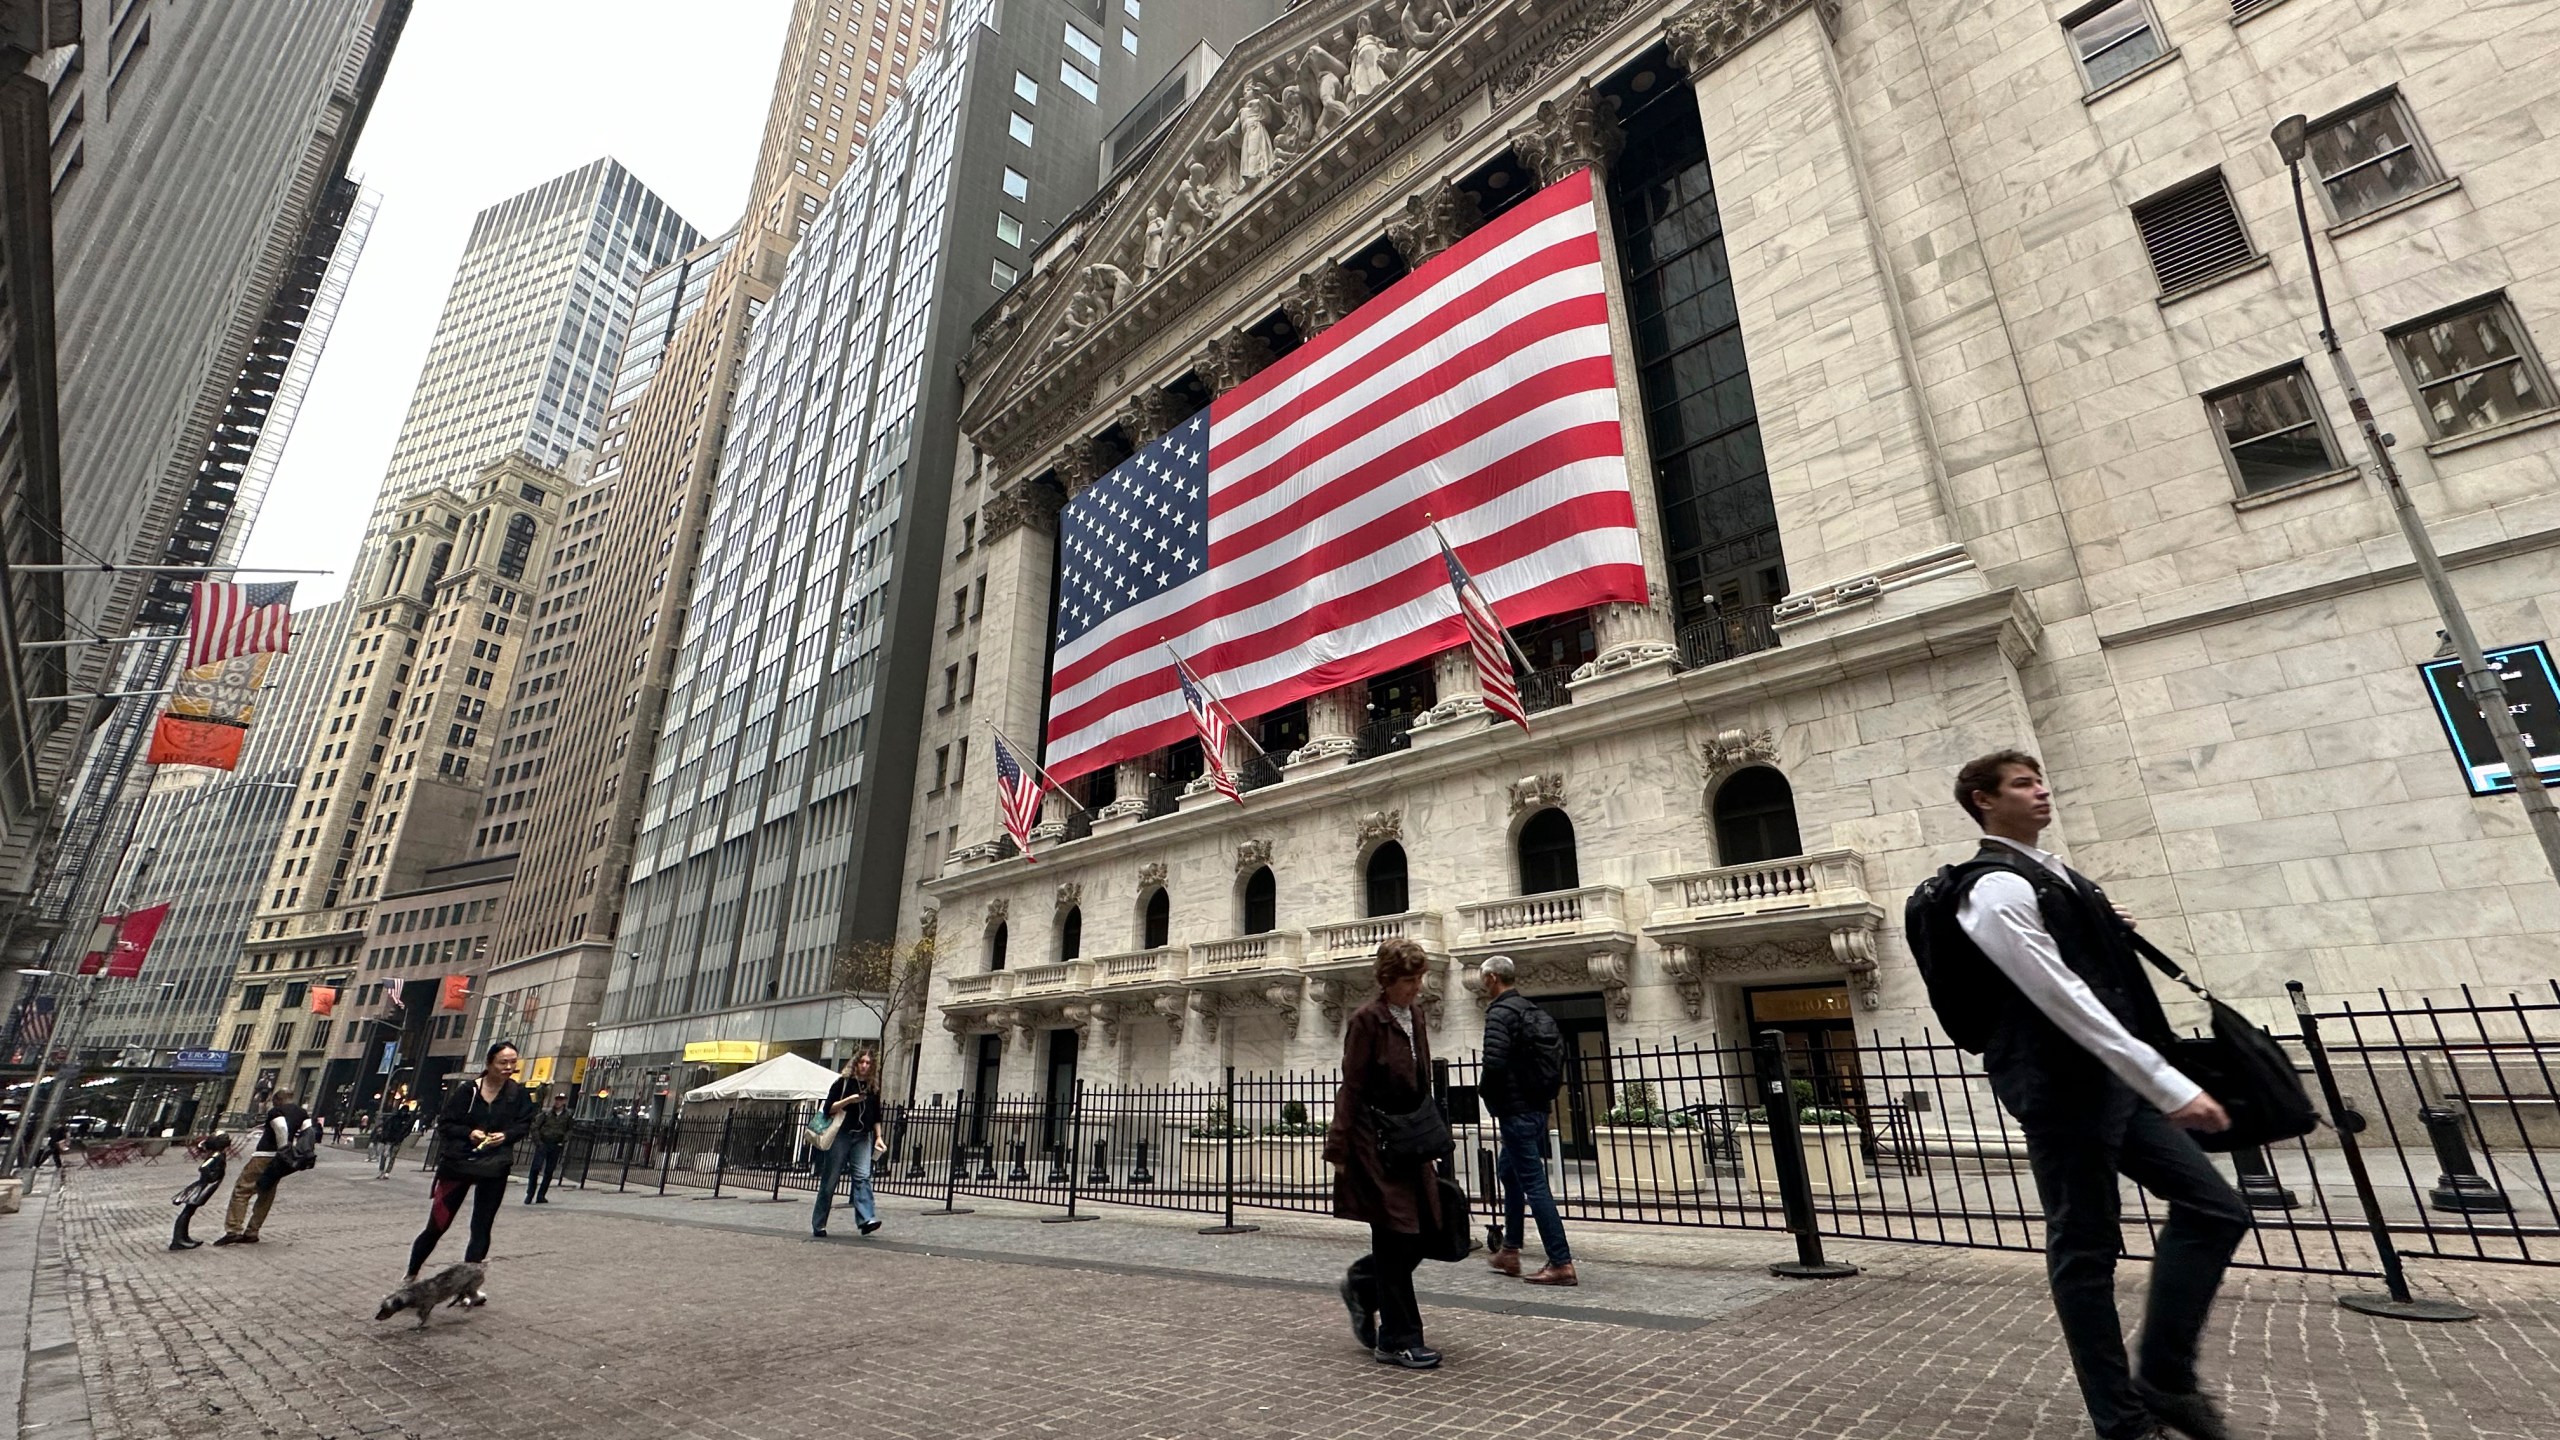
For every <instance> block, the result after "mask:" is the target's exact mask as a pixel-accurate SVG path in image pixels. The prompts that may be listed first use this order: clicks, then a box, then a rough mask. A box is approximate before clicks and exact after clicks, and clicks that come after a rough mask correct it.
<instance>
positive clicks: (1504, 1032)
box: [1476, 990, 1547, 1120]
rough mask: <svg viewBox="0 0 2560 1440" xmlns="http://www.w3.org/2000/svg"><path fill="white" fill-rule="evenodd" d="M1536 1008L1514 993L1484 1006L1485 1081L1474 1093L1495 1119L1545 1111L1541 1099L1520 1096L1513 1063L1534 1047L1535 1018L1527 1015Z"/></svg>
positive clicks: (1518, 1081) (1518, 993)
mask: <svg viewBox="0 0 2560 1440" xmlns="http://www.w3.org/2000/svg"><path fill="white" fill-rule="evenodd" d="M1537 1008H1538V1007H1537V1003H1536V1002H1535V1001H1533V1000H1531V999H1530V998H1529V997H1528V996H1526V995H1523V994H1521V993H1520V992H1519V991H1517V990H1505V991H1504V992H1502V998H1501V999H1499V1000H1496V1001H1494V1002H1493V1003H1492V1004H1491V1005H1488V1006H1486V1007H1485V1012H1484V1078H1483V1080H1482V1081H1481V1082H1480V1083H1479V1084H1478V1086H1477V1087H1476V1092H1477V1097H1478V1098H1479V1099H1481V1100H1483V1101H1484V1108H1485V1109H1487V1110H1489V1111H1491V1112H1493V1116H1494V1118H1495V1119H1497V1120H1499V1119H1502V1118H1504V1117H1506V1116H1511V1115H1526V1114H1535V1113H1538V1112H1541V1111H1544V1110H1545V1109H1546V1108H1547V1102H1546V1100H1545V1098H1544V1097H1538V1098H1532V1097H1530V1096H1527V1095H1523V1094H1521V1093H1520V1078H1521V1077H1520V1073H1519V1071H1518V1070H1517V1069H1515V1068H1514V1063H1513V1062H1514V1060H1515V1058H1521V1057H1527V1056H1528V1055H1529V1052H1530V1051H1531V1050H1533V1049H1535V1048H1536V1046H1537V1043H1538V1041H1537V1038H1536V1036H1535V1034H1534V1033H1533V1032H1532V1031H1531V1029H1530V1026H1531V1025H1532V1024H1534V1023H1535V1017H1533V1016H1532V1015H1531V1014H1530V1013H1529V1012H1530V1011H1532V1010H1535V1009H1537Z"/></svg>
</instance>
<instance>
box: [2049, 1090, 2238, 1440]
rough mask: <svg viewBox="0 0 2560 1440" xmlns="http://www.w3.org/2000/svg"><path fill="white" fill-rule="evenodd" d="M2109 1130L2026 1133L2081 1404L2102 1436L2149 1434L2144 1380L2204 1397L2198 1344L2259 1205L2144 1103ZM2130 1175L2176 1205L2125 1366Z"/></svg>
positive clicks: (2191, 1140) (2055, 1291) (2163, 1231)
mask: <svg viewBox="0 0 2560 1440" xmlns="http://www.w3.org/2000/svg"><path fill="white" fill-rule="evenodd" d="M2106 1128H2107V1127H2103V1126H2090V1127H2083V1128H2072V1127H2068V1126H2041V1125H2031V1126H2027V1127H2026V1140H2027V1163H2028V1164H2029V1165H2030V1166H2032V1167H2033V1168H2034V1170H2035V1176H2036V1192H2037V1194H2038V1195H2039V1196H2041V1197H2042V1198H2043V1201H2044V1218H2045V1274H2046V1275H2047V1277H2048V1278H2049V1279H2050V1280H2051V1281H2052V1284H2053V1309H2054V1313H2055V1315H2056V1316H2058V1317H2059V1318H2060V1319H2061V1321H2062V1338H2063V1342H2064V1343H2065V1344H2066V1345H2068V1346H2069V1347H2070V1349H2071V1366H2072V1369H2073V1370H2074V1371H2075V1372H2077V1374H2078V1375H2079V1378H2080V1396H2081V1399H2082V1400H2084V1401H2085V1402H2086V1403H2087V1404H2088V1407H2089V1419H2090V1420H2091V1421H2092V1422H2094V1423H2095V1424H2096V1425H2097V1427H2098V1433H2099V1434H2100V1435H2103V1436H2107V1437H2109V1440H2116V1437H2122V1436H2129V1435H2139V1434H2142V1433H2143V1432H2144V1427H2145V1426H2146V1425H2147V1424H2148V1423H2149V1415H2148V1412H2146V1411H2145V1410H2144V1409H2143V1406H2142V1402H2141V1401H2140V1400H2139V1399H2137V1398H2136V1397H2135V1395H2134V1392H2133V1376H2134V1374H2136V1373H2139V1374H2140V1375H2141V1377H2142V1379H2143V1380H2144V1381H2145V1382H2146V1383H2148V1384H2151V1385H2155V1386H2157V1387H2159V1388H2160V1389H2162V1390H2166V1391H2169V1392H2171V1393H2173V1394H2185V1393H2187V1392H2189V1391H2192V1390H2194V1389H2195V1388H2196V1346H2197V1342H2198V1338H2199V1337H2200V1336H2201V1335H2202V1333H2203V1331H2204V1324H2205V1317H2206V1314H2207V1312H2209V1311H2210V1310H2211V1309H2212V1308H2213V1297H2214V1292H2215V1291H2217V1290H2219V1289H2220V1288H2221V1286H2222V1272H2223V1270H2224V1268H2225V1267H2227V1266H2228V1265H2229V1264H2230V1262H2231V1253H2232V1251H2234V1250H2236V1249H2238V1248H2239V1245H2240V1240H2241V1237H2243V1236H2245V1235H2247V1234H2248V1233H2249V1207H2248V1205H2247V1204H2246V1203H2245V1202H2244V1201H2242V1200H2241V1198H2240V1192H2239V1191H2237V1190H2235V1189H2233V1188H2232V1186H2231V1182H2229V1181H2227V1180H2225V1179H2223V1178H2222V1175H2221V1173H2220V1172H2219V1171H2216V1170H2215V1169H2214V1168H2213V1164H2212V1162H2211V1161H2209V1160H2207V1159H2206V1158H2205V1153H2204V1151H2203V1150H2201V1149H2199V1148H2197V1146H2196V1142H2195V1139H2194V1137H2192V1136H2190V1135H2188V1134H2187V1132H2185V1131H2183V1130H2180V1129H2179V1128H2177V1127H2176V1126H2174V1125H2172V1124H2170V1123H2169V1122H2168V1120H2167V1119H2165V1118H2164V1117H2163V1116H2162V1115H2161V1114H2160V1112H2159V1111H2158V1110H2156V1109H2153V1108H2152V1107H2151V1106H2149V1105H2146V1104H2142V1103H2139V1102H2136V1103H2135V1104H2134V1106H2133V1110H2132V1114H2131V1116H2130V1117H2129V1118H2128V1119H2127V1120H2126V1122H2125V1125H2124V1130H2123V1133H2122V1135H2121V1136H2120V1137H2118V1138H2116V1139H2113V1140H2110V1139H2109V1138H2108V1137H2107V1135H2106V1133H2105V1130H2106ZM2119 1175H2121V1176H2123V1177H2124V1178H2126V1179H2128V1180H2131V1181H2132V1182H2133V1183H2135V1184H2136V1185H2139V1186H2141V1187H2142V1188H2143V1189H2145V1190H2148V1191H2150V1192H2151V1193H2152V1194H2154V1195H2156V1196H2158V1197H2159V1198H2160V1199H2162V1200H2164V1201H2166V1202H2168V1206H2169V1217H2168V1219H2167V1221H2166V1222H2164V1223H2163V1224H2162V1225H2161V1227H2160V1238H2159V1244H2158V1245H2157V1246H2156V1247H2155V1249H2154V1251H2153V1254H2152V1260H2151V1292H2150V1295H2149V1297H2148V1299H2147V1300H2146V1301H2145V1303H2144V1305H2143V1312H2142V1339H2141V1342H2140V1350H2139V1354H2138V1356H2137V1364H2136V1365H2135V1366H2134V1367H2130V1368H2129V1367H2128V1366H2127V1365H2126V1362H2125V1349H2124V1322H2123V1319H2122V1318H2121V1317H2120V1316H2119V1315H2117V1313H2116V1285H2115V1281H2116V1255H2117V1253H2118V1252H2119V1251H2121V1250H2122V1249H2123V1248H2124V1235H2123V1231H2122V1229H2121V1228H2120V1224H2119V1222H2120V1219H2121V1214H2122V1197H2121V1194H2120V1192H2119V1190H2118V1188H2117V1184H2116V1177H2117V1176H2119Z"/></svg>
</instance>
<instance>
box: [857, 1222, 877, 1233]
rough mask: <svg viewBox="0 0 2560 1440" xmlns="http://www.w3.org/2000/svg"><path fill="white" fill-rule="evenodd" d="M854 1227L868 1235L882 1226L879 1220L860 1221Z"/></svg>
mask: <svg viewBox="0 0 2560 1440" xmlns="http://www.w3.org/2000/svg"><path fill="white" fill-rule="evenodd" d="M853 1228H854V1229H855V1230H856V1231H857V1232H859V1233H861V1234H864V1235H868V1234H871V1233H872V1232H873V1231H876V1230H878V1229H879V1228H880V1222H879V1221H877V1220H871V1221H866V1222H858V1223H856V1224H855V1225H854V1227H853Z"/></svg>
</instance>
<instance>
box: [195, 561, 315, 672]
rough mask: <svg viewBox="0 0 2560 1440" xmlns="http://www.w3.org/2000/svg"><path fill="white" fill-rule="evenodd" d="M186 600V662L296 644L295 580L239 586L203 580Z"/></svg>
mask: <svg viewBox="0 0 2560 1440" xmlns="http://www.w3.org/2000/svg"><path fill="white" fill-rule="evenodd" d="M188 588H189V589H190V590H192V591H193V592H194V593H193V597H192V598H191V599H190V600H189V601H188V602H187V663H186V664H185V665H184V666H183V667H181V668H183V669H188V670H193V669H195V668H197V667H198V666H201V665H219V664H221V663H222V662H223V661H225V660H228V659H230V658H231V657H233V656H235V655H281V654H283V653H285V652H286V651H287V650H289V649H291V648H292V645H293V582H292V581H290V580H288V581H285V582H283V583H281V584H274V585H234V584H232V583H231V582H230V581H228V580H198V581H196V582H195V583H194V584H193V585H192V586H190V587H188Z"/></svg>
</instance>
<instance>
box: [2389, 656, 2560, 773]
mask: <svg viewBox="0 0 2560 1440" xmlns="http://www.w3.org/2000/svg"><path fill="white" fill-rule="evenodd" d="M2486 658H2487V660H2488V662H2489V663H2490V664H2491V665H2493V666H2495V667H2496V668H2497V671H2498V679H2499V681H2500V683H2502V684H2504V685H2505V686H2506V687H2507V712H2508V713H2509V714H2511V715H2513V716H2515V717H2516V728H2517V729H2518V730H2521V731H2523V732H2524V748H2525V751H2526V753H2528V754H2530V755H2532V756H2533V764H2534V768H2535V769H2537V770H2539V771H2541V772H2542V773H2543V774H2544V775H2546V776H2550V777H2554V778H2560V671H2556V670H2554V669H2553V667H2552V663H2551V647H2550V645H2548V644H2547V643H2545V642H2543V641H2540V640H2536V641H2534V642H2533V643H2532V644H2530V645H2510V646H2507V647H2506V648H2504V649H2500V650H2491V651H2489V652H2488V653H2487V656H2486ZM2418 675H2419V677H2420V678H2421V679H2422V680H2424V681H2425V682H2426V687H2427V698H2428V699H2429V700H2432V701H2433V702H2434V703H2435V709H2436V719H2437V720H2438V721H2439V722H2441V723H2442V724H2443V726H2444V734H2445V739H2446V740H2448V741H2450V742H2451V743H2452V745H2453V758H2454V760H2455V762H2456V763H2458V764H2460V765H2461V766H2462V778H2463V782H2464V783H2465V784H2467V785H2469V786H2470V787H2471V793H2472V794H2474V795H2503V794H2505V793H2507V792H2508V791H2511V790H2513V789H2515V788H2516V785H2515V777H2514V776H2512V775H2510V774H2508V773H2507V762H2506V761H2505V760H2504V759H2502V758H2500V756H2499V754H2498V743H2497V742H2496V741H2495V740H2493V739H2491V738H2490V736H2489V722H2488V721H2486V720H2484V719H2482V718H2481V716H2480V707H2479V706H2478V705H2477V704H2476V703H2474V702H2473V701H2472V699H2471V696H2470V694H2469V693H2468V692H2467V691H2465V690H2464V689H2463V688H2462V661H2461V660H2459V659H2452V660H2431V661H2429V662H2427V663H2426V664H2424V665H2421V666H2419V667H2418Z"/></svg>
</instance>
